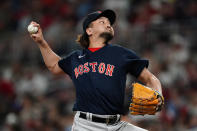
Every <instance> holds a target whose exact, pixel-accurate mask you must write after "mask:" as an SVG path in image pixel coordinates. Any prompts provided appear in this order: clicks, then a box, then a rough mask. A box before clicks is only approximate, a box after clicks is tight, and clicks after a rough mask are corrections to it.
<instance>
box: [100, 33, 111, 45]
mask: <svg viewBox="0 0 197 131" xmlns="http://www.w3.org/2000/svg"><path fill="white" fill-rule="evenodd" d="M100 37H101V38H104V39H105V42H104V43H105V44H108V42H109V41H110V40H112V39H113V37H114V36H113V35H112V33H110V32H103V33H101V34H100Z"/></svg>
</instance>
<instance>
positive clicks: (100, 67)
mask: <svg viewBox="0 0 197 131" xmlns="http://www.w3.org/2000/svg"><path fill="white" fill-rule="evenodd" d="M98 69H99V73H101V74H103V73H104V71H105V63H100V64H99V67H98Z"/></svg>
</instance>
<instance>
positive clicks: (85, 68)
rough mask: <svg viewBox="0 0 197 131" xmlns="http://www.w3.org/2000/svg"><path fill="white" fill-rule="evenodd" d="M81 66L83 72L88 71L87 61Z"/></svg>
mask: <svg viewBox="0 0 197 131" xmlns="http://www.w3.org/2000/svg"><path fill="white" fill-rule="evenodd" d="M83 68H84V70H83V72H84V73H88V72H89V71H90V68H89V67H88V62H86V63H85V64H84V66H83Z"/></svg>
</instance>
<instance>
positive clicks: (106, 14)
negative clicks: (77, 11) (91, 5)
mask: <svg viewBox="0 0 197 131" xmlns="http://www.w3.org/2000/svg"><path fill="white" fill-rule="evenodd" d="M102 16H103V17H106V18H108V19H109V21H110V24H111V25H113V24H114V22H115V20H116V14H115V12H114V11H113V10H109V9H108V10H104V11H96V12H93V13H90V14H88V15H87V17H86V18H85V20H84V21H83V31H84V32H86V28H87V27H88V25H89V24H90V23H91V22H92V21H95V20H96V19H98V18H100V17H102Z"/></svg>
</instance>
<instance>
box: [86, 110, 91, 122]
mask: <svg viewBox="0 0 197 131" xmlns="http://www.w3.org/2000/svg"><path fill="white" fill-rule="evenodd" d="M86 118H87V120H88V121H89V120H90V117H89V112H87V113H86Z"/></svg>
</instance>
